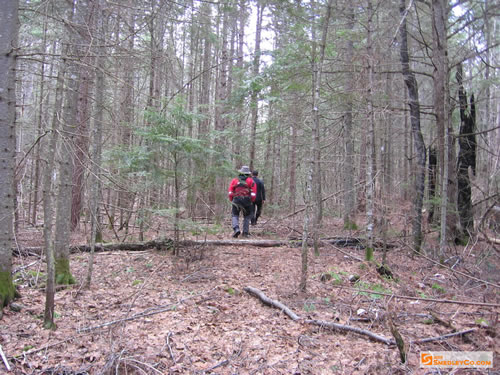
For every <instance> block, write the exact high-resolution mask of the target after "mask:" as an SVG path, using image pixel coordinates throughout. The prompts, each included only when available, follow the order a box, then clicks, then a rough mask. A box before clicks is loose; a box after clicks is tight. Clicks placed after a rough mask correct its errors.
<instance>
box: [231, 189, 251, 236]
mask: <svg viewBox="0 0 500 375" xmlns="http://www.w3.org/2000/svg"><path fill="white" fill-rule="evenodd" d="M232 206H233V207H232V210H231V214H232V217H231V225H232V227H233V230H234V231H238V230H240V223H239V221H240V220H239V219H240V212H241V213H242V214H243V233H244V234H245V233H249V231H250V220H251V219H252V216H253V207H252V201H251V199H250V197H234V198H233V202H232Z"/></svg>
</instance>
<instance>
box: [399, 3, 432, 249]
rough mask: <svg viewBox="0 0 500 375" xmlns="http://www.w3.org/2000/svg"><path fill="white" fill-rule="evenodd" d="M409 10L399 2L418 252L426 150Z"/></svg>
mask: <svg viewBox="0 0 500 375" xmlns="http://www.w3.org/2000/svg"><path fill="white" fill-rule="evenodd" d="M408 11H409V9H406V0H401V3H400V6H399V12H400V14H401V17H402V19H403V21H402V23H401V27H400V30H399V33H400V36H401V45H400V57H401V65H402V73H403V77H404V80H405V84H406V87H407V89H408V99H409V100H408V105H409V107H410V124H411V131H412V135H413V142H414V145H415V151H416V154H417V155H416V156H417V171H416V176H415V197H414V200H413V217H412V233H413V251H414V252H416V253H419V252H420V249H421V246H422V206H423V199H424V188H425V186H424V184H425V161H426V150H425V144H424V138H423V136H422V130H421V127H420V101H419V97H418V83H417V80H416V78H415V73H414V72H413V71H412V70H411V68H410V57H409V53H408V31H407V27H406V24H407V22H406V19H407V15H408Z"/></svg>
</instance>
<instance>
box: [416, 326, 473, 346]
mask: <svg viewBox="0 0 500 375" xmlns="http://www.w3.org/2000/svg"><path fill="white" fill-rule="evenodd" d="M475 331H476V329H475V328H471V329H466V330H465V331H460V332H453V333H448V334H446V335H442V336H437V337H428V338H426V339H418V340H411V343H412V344H423V343H426V342H432V341H441V340H446V339H449V338H450V337H455V336H463V335H466V334H467V333H471V332H475Z"/></svg>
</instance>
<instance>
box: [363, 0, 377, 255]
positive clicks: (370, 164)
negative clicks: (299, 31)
mask: <svg viewBox="0 0 500 375" xmlns="http://www.w3.org/2000/svg"><path fill="white" fill-rule="evenodd" d="M367 10H368V27H367V39H366V45H367V48H366V49H367V58H368V92H367V100H368V130H367V134H366V151H367V163H366V236H367V244H368V245H367V247H366V251H365V259H366V260H368V261H371V260H373V230H374V226H375V212H374V209H375V202H374V199H375V197H374V195H375V174H374V167H375V160H374V158H373V155H374V154H375V153H374V147H375V118H374V113H373V99H374V98H373V85H374V83H373V70H374V67H373V64H374V57H373V52H372V17H373V6H372V2H371V0H368V7H367Z"/></svg>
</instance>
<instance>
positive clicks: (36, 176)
mask: <svg viewBox="0 0 500 375" xmlns="http://www.w3.org/2000/svg"><path fill="white" fill-rule="evenodd" d="M48 4H49V3H47V5H46V8H45V12H48ZM47 25H48V23H47V16H46V17H45V18H44V23H43V38H42V46H41V50H42V56H41V62H40V93H39V96H38V98H39V99H38V115H37V119H36V121H37V134H38V136H39V137H41V136H42V120H43V117H44V113H43V112H44V106H43V103H44V96H45V51H46V48H47V27H48V26H47ZM52 67H53V65H51V69H50V70H51V73H52ZM50 76H52V74H50ZM40 150H41V145H40V143H39V144H37V145H36V148H35V155H34V169H35V171H34V176H33V207H32V211H31V222H32V224H33V225H35V226H36V223H37V216H38V198H39V189H40V169H41V163H40Z"/></svg>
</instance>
